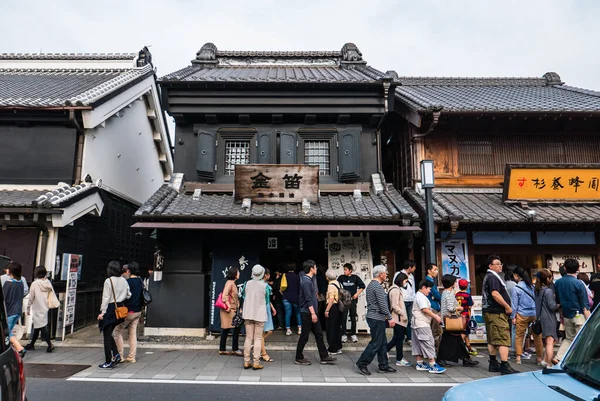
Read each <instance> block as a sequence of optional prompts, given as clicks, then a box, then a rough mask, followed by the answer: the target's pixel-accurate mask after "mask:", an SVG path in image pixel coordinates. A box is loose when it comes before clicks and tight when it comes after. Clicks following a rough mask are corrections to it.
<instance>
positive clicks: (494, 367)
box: [488, 359, 500, 372]
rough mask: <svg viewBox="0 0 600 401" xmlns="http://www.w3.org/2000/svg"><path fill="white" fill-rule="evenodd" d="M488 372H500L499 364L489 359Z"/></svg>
mask: <svg viewBox="0 0 600 401" xmlns="http://www.w3.org/2000/svg"><path fill="white" fill-rule="evenodd" d="M488 371H489V372H500V362H498V360H494V361H493V360H491V359H490V367H489V368H488Z"/></svg>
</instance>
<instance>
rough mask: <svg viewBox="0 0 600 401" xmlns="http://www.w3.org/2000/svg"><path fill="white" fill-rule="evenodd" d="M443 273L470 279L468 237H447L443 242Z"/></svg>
mask: <svg viewBox="0 0 600 401" xmlns="http://www.w3.org/2000/svg"><path fill="white" fill-rule="evenodd" d="M442 274H451V275H453V276H456V277H459V278H464V279H465V280H467V281H470V279H469V253H468V252H467V240H466V239H446V240H444V241H443V242H442Z"/></svg>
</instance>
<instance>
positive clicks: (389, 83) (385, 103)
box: [375, 77, 393, 176]
mask: <svg viewBox="0 0 600 401" xmlns="http://www.w3.org/2000/svg"><path fill="white" fill-rule="evenodd" d="M381 81H382V83H383V111H384V113H383V117H382V118H381V120H379V124H377V128H376V129H375V135H376V138H375V140H376V141H377V171H378V172H379V173H381V159H382V155H381V126H382V125H383V122H384V121H385V118H386V117H387V115H388V113H389V111H390V106H389V101H388V97H389V94H390V87H391V86H392V81H393V79H392V78H388V77H384V78H381ZM382 176H383V174H382Z"/></svg>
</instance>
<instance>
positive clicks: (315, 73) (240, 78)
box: [161, 65, 377, 83]
mask: <svg viewBox="0 0 600 401" xmlns="http://www.w3.org/2000/svg"><path fill="white" fill-rule="evenodd" d="M161 81H181V82H289V83H322V82H324V83H374V82H377V81H376V80H375V79H373V78H371V77H369V76H368V75H366V74H363V73H362V72H361V70H360V69H348V70H345V69H341V68H339V67H334V66H310V65H306V66H282V65H274V66H245V67H242V66H228V67H222V68H211V69H204V68H199V67H196V66H191V67H186V68H184V69H182V70H179V71H176V72H174V73H172V74H169V75H167V76H165V77H163V78H161Z"/></svg>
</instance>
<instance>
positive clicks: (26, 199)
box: [0, 189, 46, 207]
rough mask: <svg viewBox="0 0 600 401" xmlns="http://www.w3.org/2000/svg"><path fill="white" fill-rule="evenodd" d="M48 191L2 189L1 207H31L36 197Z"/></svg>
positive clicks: (0, 193) (0, 195)
mask: <svg viewBox="0 0 600 401" xmlns="http://www.w3.org/2000/svg"><path fill="white" fill-rule="evenodd" d="M45 193H46V191H37V190H36V191H34V190H5V189H3V190H0V207H31V204H32V203H33V201H34V200H35V199H37V198H38V197H40V196H41V195H43V194H45Z"/></svg>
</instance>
